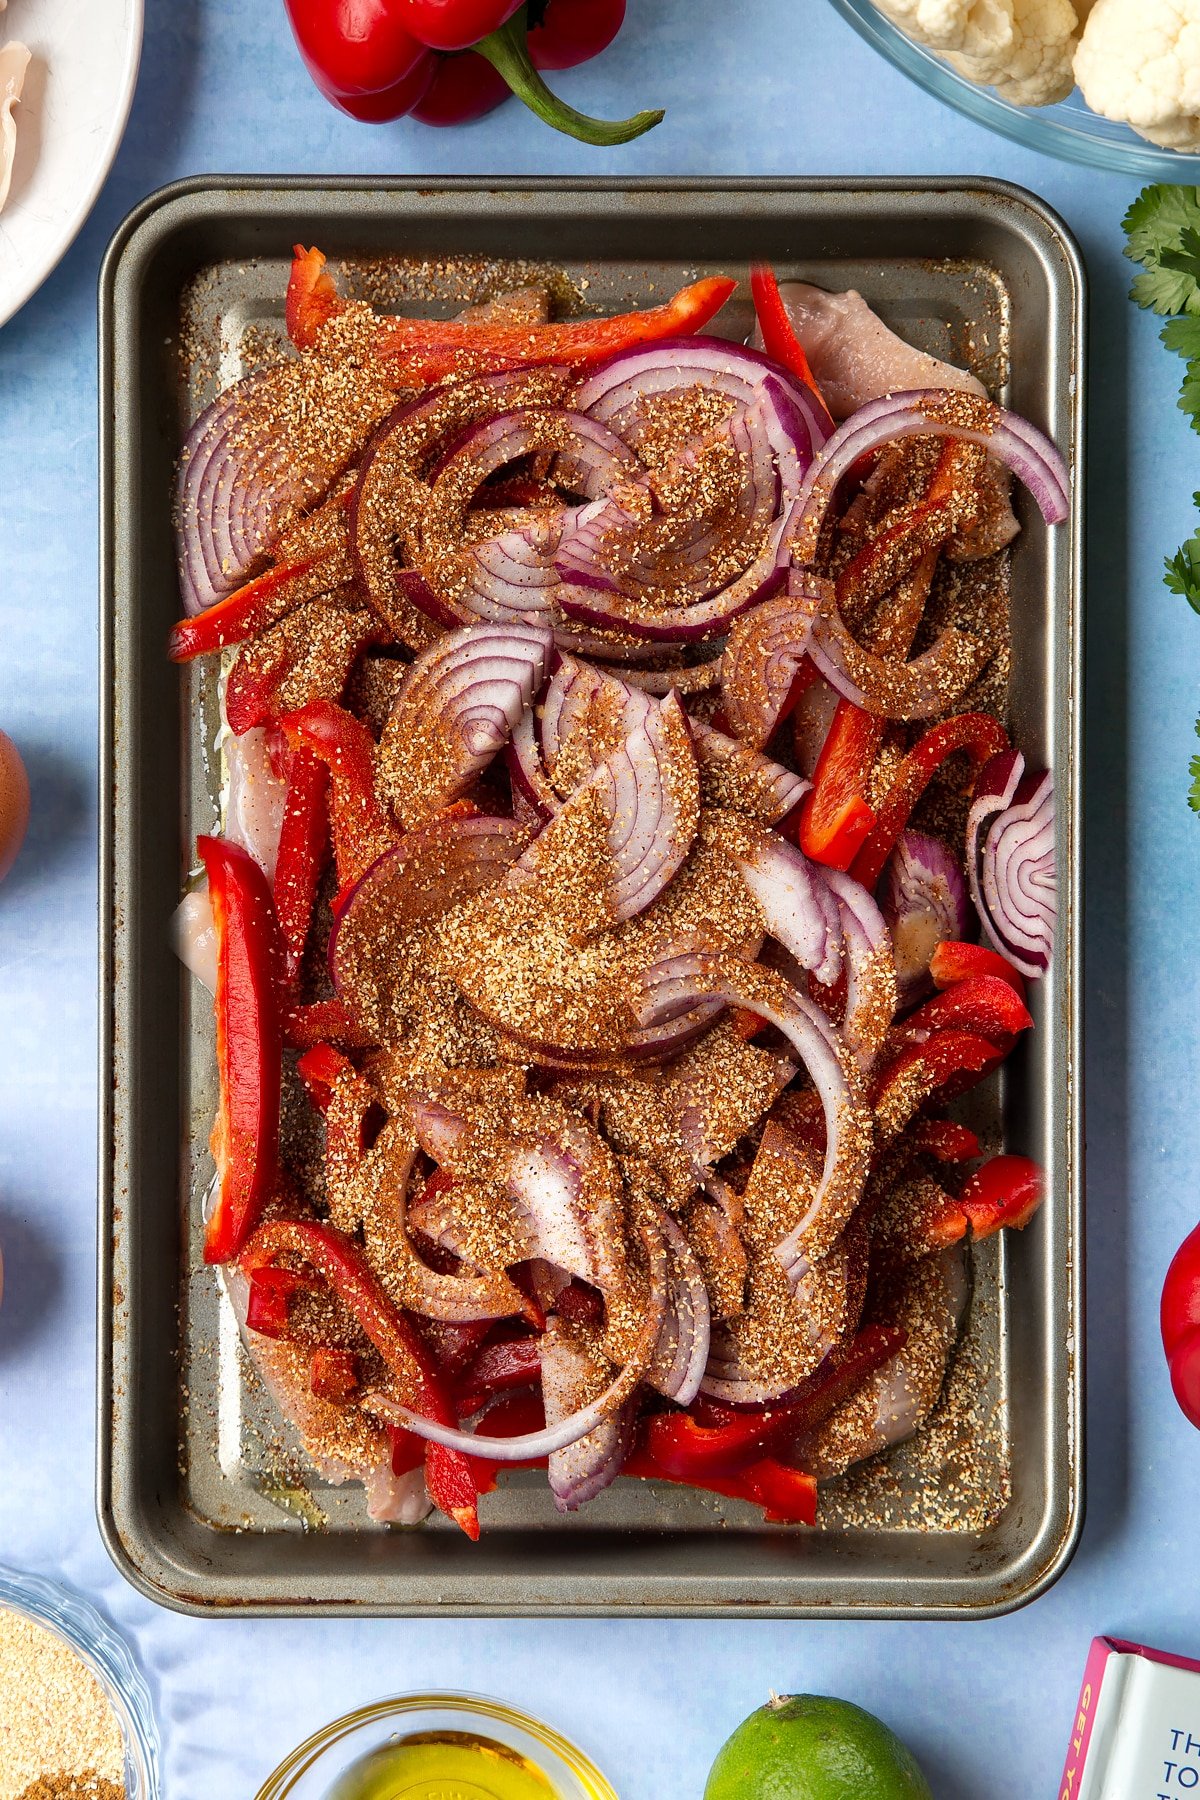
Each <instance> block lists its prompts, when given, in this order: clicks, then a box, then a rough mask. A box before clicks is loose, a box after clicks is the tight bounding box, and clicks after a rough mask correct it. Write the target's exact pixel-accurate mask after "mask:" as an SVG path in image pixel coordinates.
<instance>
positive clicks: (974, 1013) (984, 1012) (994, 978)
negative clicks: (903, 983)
mask: <svg viewBox="0 0 1200 1800" xmlns="http://www.w3.org/2000/svg"><path fill="white" fill-rule="evenodd" d="M1032 1024H1033V1020H1032V1018H1031V1017H1030V1016H1029V1012H1028V1009H1027V1008H1026V1005H1025V1002H1024V1001H1023V1000H1022V999H1021V996H1020V995H1019V994H1018V993H1016V992H1015V990H1014V989H1013V988H1012V987H1011V986H1010V985H1009V983H1008V982H1007V981H1002V980H1001V979H1000V977H999V976H998V975H970V976H968V977H967V979H966V980H965V981H956V982H955V984H954V986H953V987H952V988H947V989H946V992H945V993H943V994H935V995H934V997H933V999H932V1000H927V1001H926V1002H925V1004H924V1006H919V1007H918V1008H917V1010H916V1012H914V1013H910V1014H909V1015H908V1017H907V1019H905V1020H903V1022H902V1023H901V1024H900V1026H899V1027H898V1030H899V1033H900V1034H901V1035H902V1036H904V1037H908V1038H911V1039H913V1040H914V1041H917V1042H920V1041H923V1040H924V1039H925V1038H926V1037H928V1036H929V1035H930V1034H931V1033H933V1032H935V1031H943V1030H950V1031H973V1032H974V1033H975V1034H976V1035H977V1036H978V1037H985V1038H987V1039H989V1041H990V1042H991V1043H993V1044H995V1046H996V1048H997V1049H1008V1048H1009V1047H1010V1046H1011V1042H1012V1039H1013V1038H1015V1037H1016V1036H1017V1035H1018V1034H1019V1033H1020V1032H1022V1031H1028V1030H1029V1028H1030V1027H1031V1025H1032Z"/></svg>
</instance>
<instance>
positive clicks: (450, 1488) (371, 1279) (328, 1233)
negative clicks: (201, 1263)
mask: <svg viewBox="0 0 1200 1800" xmlns="http://www.w3.org/2000/svg"><path fill="white" fill-rule="evenodd" d="M288 1254H291V1255H295V1256H302V1257H303V1258H304V1259H305V1261H306V1262H309V1263H311V1264H312V1266H313V1268H314V1269H316V1270H317V1272H318V1274H320V1275H321V1276H322V1277H323V1278H324V1280H325V1281H326V1282H327V1283H328V1284H329V1286H330V1287H331V1288H332V1290H333V1292H334V1293H335V1294H336V1295H337V1297H338V1299H339V1300H341V1301H342V1303H343V1305H345V1306H346V1307H347V1308H348V1309H349V1310H350V1312H352V1313H353V1315H354V1317H355V1318H356V1319H357V1320H358V1323H359V1325H360V1326H361V1327H362V1330H363V1331H364V1332H365V1333H366V1335H367V1337H368V1338H370V1340H371V1342H372V1343H373V1344H374V1346H375V1348H376V1349H377V1350H378V1352H379V1354H380V1355H381V1356H382V1358H383V1360H384V1362H385V1363H386V1364H387V1365H388V1368H389V1369H391V1370H392V1371H393V1373H394V1374H395V1375H397V1376H398V1377H399V1380H400V1384H401V1392H402V1393H403V1394H404V1396H405V1398H406V1400H407V1402H408V1404H409V1405H410V1406H411V1407H412V1408H413V1410H414V1411H415V1412H420V1413H422V1414H424V1415H425V1417H426V1418H430V1419H435V1420H437V1422H438V1423H439V1424H441V1425H457V1424H458V1419H457V1416H456V1414H455V1412H454V1408H453V1405H452V1404H451V1401H450V1397H449V1395H448V1394H447V1392H446V1389H445V1387H444V1385H443V1383H442V1380H441V1377H440V1376H439V1374H438V1372H437V1369H436V1367H435V1365H434V1362H433V1359H432V1358H431V1357H430V1355H429V1353H428V1351H427V1350H426V1349H425V1346H424V1344H423V1343H422V1342H421V1339H420V1337H419V1336H418V1335H417V1332H416V1331H415V1330H414V1329H413V1326H412V1325H411V1324H410V1322H409V1320H408V1319H407V1318H406V1317H405V1316H404V1315H403V1314H402V1313H400V1312H398V1311H397V1309H396V1308H395V1307H394V1306H393V1304H392V1302H391V1300H390V1299H389V1298H388V1295H387V1294H386V1293H385V1292H384V1290H383V1288H382V1287H381V1286H380V1284H379V1282H378V1281H377V1279H376V1277H375V1275H374V1273H373V1272H372V1270H371V1268H370V1266H369V1265H368V1263H367V1261H366V1258H365V1257H364V1256H363V1253H362V1251H361V1250H359V1249H358V1247H357V1245H355V1244H353V1243H352V1242H351V1241H350V1239H349V1238H348V1237H346V1236H344V1235H343V1233H342V1232H340V1231H335V1230H334V1228H333V1227H332V1226H330V1225H317V1224H313V1223H311V1222H309V1221H308V1220H301V1219H277V1220H272V1221H271V1222H270V1223H268V1224H266V1225H260V1226H259V1227H258V1230H257V1231H256V1232H255V1233H254V1236H253V1237H252V1238H251V1240H250V1242H249V1244H247V1246H246V1248H245V1250H244V1252H243V1253H242V1259H241V1263H242V1268H243V1270H244V1271H245V1273H246V1274H247V1275H250V1276H253V1275H255V1274H256V1273H257V1272H258V1271H259V1270H261V1269H264V1268H270V1267H272V1265H273V1264H274V1263H275V1262H276V1260H277V1259H278V1258H279V1257H280V1256H285V1255H288ZM425 1471H426V1479H427V1481H428V1483H429V1492H430V1496H431V1498H432V1499H433V1502H434V1505H435V1506H439V1507H440V1508H441V1510H442V1511H443V1512H444V1513H445V1514H446V1516H447V1517H448V1518H451V1519H453V1520H454V1522H455V1523H456V1524H457V1525H459V1526H460V1527H461V1528H462V1530H463V1531H465V1532H466V1534H467V1536H468V1537H469V1538H477V1537H478V1536H479V1514H478V1509H477V1507H476V1487H475V1479H474V1476H473V1475H472V1473H471V1467H470V1464H469V1462H468V1461H467V1458H466V1457H465V1456H461V1455H460V1454H459V1453H458V1451H457V1450H447V1449H445V1448H444V1447H443V1446H442V1445H440V1444H429V1445H427V1446H426V1451H425Z"/></svg>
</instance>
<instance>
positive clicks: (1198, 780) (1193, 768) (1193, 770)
mask: <svg viewBox="0 0 1200 1800" xmlns="http://www.w3.org/2000/svg"><path fill="white" fill-rule="evenodd" d="M1196 736H1197V737H1200V719H1197V720H1196ZM1188 774H1189V775H1190V776H1191V778H1192V785H1191V787H1190V788H1189V789H1188V805H1189V806H1190V807H1191V809H1192V811H1193V812H1194V813H1200V756H1193V758H1192V760H1191V762H1190V763H1189V764H1188Z"/></svg>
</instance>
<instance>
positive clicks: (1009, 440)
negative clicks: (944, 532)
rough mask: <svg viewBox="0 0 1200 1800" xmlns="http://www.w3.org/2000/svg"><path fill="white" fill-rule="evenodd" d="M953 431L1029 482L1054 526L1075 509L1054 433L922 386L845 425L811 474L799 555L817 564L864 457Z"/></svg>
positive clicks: (796, 538) (864, 409)
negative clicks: (838, 497)
mask: <svg viewBox="0 0 1200 1800" xmlns="http://www.w3.org/2000/svg"><path fill="white" fill-rule="evenodd" d="M930 436H933V437H953V438H960V439H962V440H964V441H965V442H967V443H971V444H980V445H982V446H983V448H984V449H985V450H988V451H990V452H991V454H992V455H993V456H994V457H996V458H997V459H998V461H1000V462H1002V463H1004V464H1005V466H1006V467H1007V468H1010V469H1011V470H1012V471H1013V473H1014V474H1015V475H1017V476H1019V477H1020V479H1021V480H1022V481H1023V482H1024V483H1025V485H1026V486H1027V487H1028V489H1029V491H1030V493H1031V494H1032V495H1033V497H1034V499H1035V500H1036V501H1037V504H1038V507H1039V509H1040V511H1041V514H1042V517H1043V518H1044V519H1045V521H1046V523H1047V524H1048V525H1058V524H1061V523H1062V521H1063V520H1064V519H1065V518H1066V517H1067V515H1068V513H1069V512H1070V492H1071V478H1070V471H1069V470H1068V468H1067V465H1066V463H1065V461H1064V460H1063V458H1062V456H1061V455H1060V454H1059V452H1058V450H1057V449H1056V448H1055V446H1054V445H1053V444H1052V443H1051V442H1050V440H1049V439H1048V438H1047V437H1045V436H1043V434H1042V433H1041V432H1040V431H1038V430H1037V429H1036V428H1035V427H1034V426H1032V425H1030V424H1029V423H1028V421H1027V420H1025V419H1021V418H1019V417H1018V416H1017V414H1015V413H1010V412H1006V411H1005V410H1004V408H1003V407H999V406H996V405H994V404H993V402H992V401H990V400H985V399H982V398H980V397H978V396H976V395H973V394H966V393H963V392H961V391H959V392H956V391H954V390H953V389H950V388H921V389H918V390H916V391H915V392H913V393H907V394H888V395H886V396H885V397H884V398H883V399H881V400H871V401H869V402H868V403H867V405H866V406H860V407H859V409H858V411H857V412H854V413H851V415H850V417H849V418H848V419H846V420H845V421H844V423H843V424H841V425H839V426H838V428H837V430H836V431H835V432H834V434H833V436H832V437H831V438H830V439H829V441H828V443H826V444H825V445H824V446H823V447H822V450H821V453H820V456H819V457H818V459H817V460H816V462H814V463H813V465H812V467H811V468H810V469H809V471H808V474H807V476H806V478H805V482H804V487H803V489H802V490H801V495H800V506H799V508H798V512H797V519H796V524H795V529H794V533H793V536H792V546H793V551H794V554H795V556H796V559H797V561H798V562H801V563H811V562H812V560H813V558H814V557H815V555H816V552H817V546H818V544H819V542H820V537H821V530H822V527H823V525H824V523H825V517H826V513H827V512H828V509H829V506H830V503H831V502H832V500H833V497H834V495H835V493H836V492H837V489H838V486H839V485H840V483H841V481H842V479H843V478H844V476H846V475H847V474H848V473H849V471H850V469H851V468H852V467H853V466H854V464H855V463H856V462H857V461H858V459H859V458H860V457H861V456H865V455H866V454H868V452H870V451H872V450H877V449H879V448H880V447H881V446H882V445H883V444H890V443H895V442H896V441H897V440H898V439H900V438H905V437H930Z"/></svg>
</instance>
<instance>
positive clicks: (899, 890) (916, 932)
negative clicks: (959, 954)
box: [879, 829, 971, 1007]
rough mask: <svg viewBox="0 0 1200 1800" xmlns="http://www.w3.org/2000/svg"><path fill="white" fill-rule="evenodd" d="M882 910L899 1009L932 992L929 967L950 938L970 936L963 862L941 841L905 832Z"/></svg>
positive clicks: (883, 889)
mask: <svg viewBox="0 0 1200 1800" xmlns="http://www.w3.org/2000/svg"><path fill="white" fill-rule="evenodd" d="M879 906H880V911H881V912H882V913H883V916H884V918H885V919H886V920H887V922H888V927H889V929H890V931H891V934H892V949H893V951H894V953H895V957H896V981H897V985H898V988H899V998H900V1004H901V1006H904V1007H907V1006H912V1005H913V1004H914V1003H915V1002H916V1001H918V1000H920V999H922V998H923V997H924V995H925V994H927V993H928V992H929V991H930V989H931V988H932V987H933V980H932V977H931V976H930V973H929V963H930V959H931V958H932V956H933V953H934V951H935V950H936V949H937V947H938V945H939V944H940V943H942V942H943V941H944V940H945V939H946V938H955V939H961V938H965V937H967V936H969V934H970V920H971V902H970V899H969V896H968V893H967V880H966V876H965V875H964V873H963V866H962V863H961V861H960V860H959V858H958V857H957V856H956V855H955V854H954V852H953V851H952V850H951V849H950V847H949V845H948V844H945V843H943V842H942V840H941V838H935V837H930V836H928V835H927V833H925V832H923V831H913V830H911V829H909V830H907V831H902V832H901V833H900V836H899V838H898V839H897V841H896V848H895V849H894V850H893V852H892V854H891V857H890V858H889V860H888V864H887V867H886V868H885V869H884V872H883V880H882V882H881V883H880V889H879Z"/></svg>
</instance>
